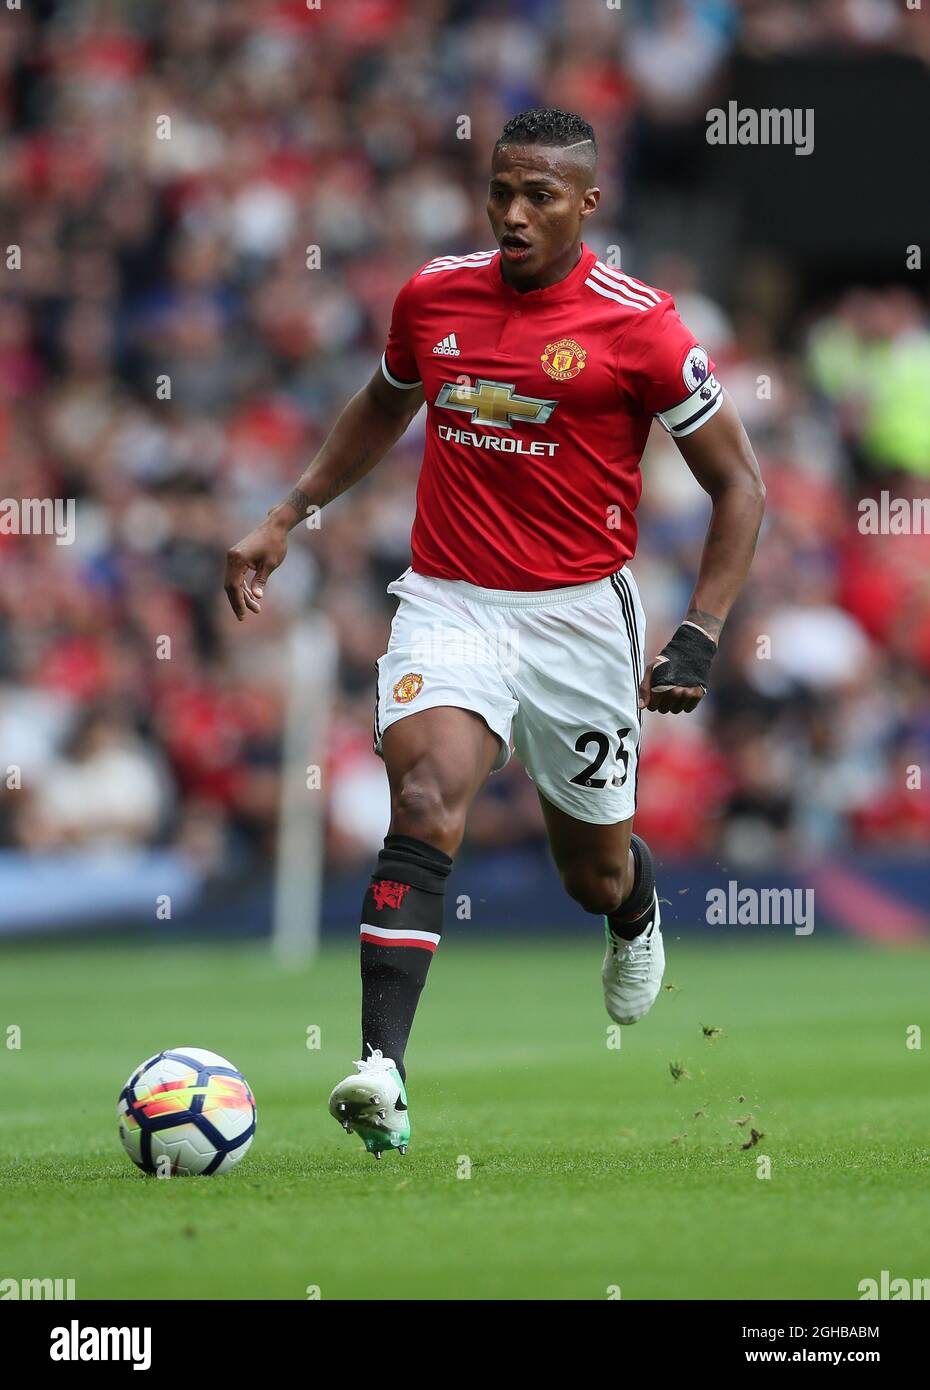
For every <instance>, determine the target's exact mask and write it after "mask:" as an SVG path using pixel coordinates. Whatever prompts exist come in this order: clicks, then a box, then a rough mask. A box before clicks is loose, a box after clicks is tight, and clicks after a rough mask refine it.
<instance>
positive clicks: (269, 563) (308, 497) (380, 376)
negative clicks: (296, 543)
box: [224, 366, 423, 622]
mask: <svg viewBox="0 0 930 1390" xmlns="http://www.w3.org/2000/svg"><path fill="white" fill-rule="evenodd" d="M422 404H423V387H422V386H421V385H419V384H417V385H414V386H410V387H408V388H407V389H401V388H399V387H397V386H392V385H391V383H390V382H389V381H388V380H387V378H386V377H385V375H384V372H383V370H382V368H381V367H380V366H379V367H378V370H377V371H376V372H375V374H374V376H373V377H372V378H371V380H370V381H369V382H368V384H367V386H363V387H362V389H361V391H359V392H358V394H357V395H355V396H353V397H352V399H351V400H350V401H349V403H348V405H347V406H346V408H345V409H344V410H343V412H342V414H341V415H340V416H339V419H338V420H337V421H336V423H335V425H334V426H333V428H332V430H331V431H330V434H329V437H328V438H327V440H326V442H325V444H324V445H323V447H322V448H321V449H320V452H319V453H318V454H317V456H316V458H315V459H314V460H313V462H312V463H311V464H310V466H309V467H308V468H307V469H306V470H305V472H304V473H303V474H302V475H301V476H300V478H298V480H297V484H296V486H295V487H294V488H293V489H292V490H291V491H290V492H289V493H288V495H287V497H285V499H284V501H283V502H279V503H278V505H277V506H276V507H272V509H271V511H270V512H269V513H268V515H267V517H266V518H265V520H264V521H263V522H262V523H261V525H259V526H256V528H255V530H254V531H250V532H249V534H248V535H247V536H246V537H244V539H243V540H241V541H239V542H238V544H236V545H234V546H233V547H232V549H231V550H229V551H228V553H227V555H226V575H225V584H224V587H225V589H226V597H227V598H228V599H229V602H230V605H231V607H232V610H233V612H234V613H235V615H236V617H237V618H238V619H239V621H240V622H241V621H242V619H243V618H244V617H245V615H246V612H252V613H260V612H261V611H262V610H261V603H260V602H259V600H260V599H261V596H262V591H263V589H264V586H265V582H266V581H267V579H268V576H269V575H270V574H271V573H272V572H273V571H274V570H276V569H277V568H278V566H279V565H280V564H281V562H282V560H283V559H284V557H285V555H286V554H287V537H288V532H289V531H290V530H291V529H292V528H293V527H294V526H296V525H297V523H298V522H299V521H303V520H304V518H305V517H306V516H307V514H308V512H309V509H310V508H311V507H325V506H326V504H327V502H332V501H333V499H334V498H336V497H338V496H339V495H340V494H341V493H343V492H345V491H346V490H347V489H348V488H350V487H351V486H352V484H353V483H356V482H358V480H359V478H364V477H365V475H366V473H370V472H371V470H372V469H373V468H374V466H375V464H377V463H380V461H381V459H383V458H384V456H385V454H386V453H387V452H388V451H389V450H390V449H391V448H393V446H394V445H395V444H396V443H397V441H398V439H400V437H401V435H402V434H403V433H404V431H405V430H406V429H407V426H408V425H409V424H410V421H411V420H412V419H413V417H414V415H416V413H417V411H418V410H419V409H420V406H421V405H422ZM250 573H251V574H252V576H253V577H252V578H251V580H250V579H249V578H248V576H249V574H250Z"/></svg>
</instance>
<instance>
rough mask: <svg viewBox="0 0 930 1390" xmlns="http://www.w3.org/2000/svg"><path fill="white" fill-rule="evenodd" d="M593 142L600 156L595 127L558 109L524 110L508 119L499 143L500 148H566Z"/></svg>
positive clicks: (569, 112)
mask: <svg viewBox="0 0 930 1390" xmlns="http://www.w3.org/2000/svg"><path fill="white" fill-rule="evenodd" d="M585 140H590V142H591V144H592V146H593V151H592V153H593V154H595V155H596V154H597V141H596V139H595V138H594V128H593V126H591V125H589V124H588V122H587V121H586V120H585V119H584V117H583V116H576V115H575V114H574V113H573V112H571V111H559V110H558V109H557V108H555V107H551V106H543V107H537V108H536V109H535V110H534V111H521V112H520V114H519V115H518V116H514V117H513V119H512V120H509V121H508V122H507V124H506V125H505V126H504V129H503V130H502V131H501V133H500V135H499V137H498V140H497V144H498V146H500V145H552V146H553V147H554V148H556V149H565V148H566V147H567V146H568V145H580V144H581V143H582V142H583V141H585Z"/></svg>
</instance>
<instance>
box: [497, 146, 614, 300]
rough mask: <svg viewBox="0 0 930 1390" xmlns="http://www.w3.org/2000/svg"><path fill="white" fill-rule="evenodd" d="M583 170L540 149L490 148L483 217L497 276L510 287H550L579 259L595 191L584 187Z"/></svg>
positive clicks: (563, 156)
mask: <svg viewBox="0 0 930 1390" xmlns="http://www.w3.org/2000/svg"><path fill="white" fill-rule="evenodd" d="M585 184H586V180H585V177H584V166H583V165H582V166H579V163H578V161H577V160H576V159H574V158H573V157H572V155H571V154H570V153H566V152H565V151H564V150H560V149H549V148H547V147H546V146H543V145H505V146H503V147H502V148H500V149H497V150H495V152H494V159H493V161H492V164H491V184H490V188H489V190H488V217H489V218H490V221H491V227H492V230H493V232H494V236H495V237H496V239H497V244H498V246H499V247H500V249H501V261H502V273H503V276H504V279H505V280H507V281H509V282H510V283H511V284H512V285H515V286H517V287H518V288H520V287H524V286H525V287H526V288H528V289H529V288H542V287H543V286H544V285H549V284H555V283H556V281H558V280H560V279H562V277H563V276H565V275H567V274H568V272H569V271H570V270H571V268H572V266H573V265H574V264H575V262H576V261H577V259H578V247H579V244H580V242H581V229H582V227H583V225H584V222H585V220H586V219H587V218H588V217H590V216H591V213H592V212H593V211H594V209H595V208H596V207H597V201H598V198H599V197H600V191H599V190H598V189H597V188H590V187H586V186H585Z"/></svg>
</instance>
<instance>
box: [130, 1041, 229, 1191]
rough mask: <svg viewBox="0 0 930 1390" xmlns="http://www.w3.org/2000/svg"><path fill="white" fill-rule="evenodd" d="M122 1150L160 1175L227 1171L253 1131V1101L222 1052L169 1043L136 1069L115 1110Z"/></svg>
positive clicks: (140, 1164)
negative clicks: (165, 1048) (166, 1047)
mask: <svg viewBox="0 0 930 1390" xmlns="http://www.w3.org/2000/svg"><path fill="white" fill-rule="evenodd" d="M116 1115H117V1119H118V1120H119V1136H120V1138H121V1139H122V1141H123V1147H124V1149H125V1150H126V1152H127V1153H128V1155H129V1157H130V1158H131V1159H132V1161H133V1163H135V1164H136V1165H137V1166H138V1167H139V1168H141V1169H143V1171H144V1172H146V1173H156V1174H158V1175H159V1176H167V1175H168V1174H170V1175H171V1176H174V1175H175V1174H179V1175H181V1176H184V1177H187V1176H190V1175H191V1174H194V1173H203V1174H204V1175H209V1174H212V1173H226V1172H228V1171H229V1169H230V1168H234V1167H235V1166H236V1164H237V1163H238V1162H239V1160H240V1159H241V1158H244V1157H245V1154H246V1152H247V1151H248V1149H249V1147H250V1145H251V1143H252V1136H253V1135H254V1133H255V1099H254V1097H253V1095H252V1092H251V1091H250V1090H249V1086H248V1082H247V1081H246V1079H245V1077H244V1076H243V1075H242V1073H241V1072H239V1071H237V1070H236V1068H235V1067H234V1066H232V1064H231V1063H230V1062H227V1061H226V1058H225V1057H220V1056H218V1055H217V1053H215V1052H206V1051H205V1050H204V1049H203V1048H202V1047H172V1048H169V1050H168V1051H167V1052H159V1053H158V1054H157V1055H156V1056H154V1057H150V1058H149V1059H148V1061H147V1062H143V1063H142V1065H141V1067H137V1068H136V1070H135V1071H134V1072H133V1073H132V1075H131V1076H130V1078H129V1080H128V1081H127V1082H126V1085H125V1086H124V1087H123V1089H122V1091H121V1092H120V1097H119V1104H118V1105H117V1107H116Z"/></svg>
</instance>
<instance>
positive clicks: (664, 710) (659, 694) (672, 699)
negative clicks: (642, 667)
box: [639, 658, 707, 714]
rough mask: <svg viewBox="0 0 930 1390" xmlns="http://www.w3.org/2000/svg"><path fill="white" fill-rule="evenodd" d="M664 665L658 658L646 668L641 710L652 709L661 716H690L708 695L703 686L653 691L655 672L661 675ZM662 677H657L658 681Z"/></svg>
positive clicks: (640, 704) (641, 688)
mask: <svg viewBox="0 0 930 1390" xmlns="http://www.w3.org/2000/svg"><path fill="white" fill-rule="evenodd" d="M661 670H662V663H661V662H660V661H659V659H658V658H656V660H655V661H653V662H651V663H650V664H649V665H648V666H647V667H646V674H645V675H644V676H643V681H642V684H641V686H640V687H639V707H640V709H651V710H655V711H657V713H659V714H690V713H691V711H692V710H693V709H695V708H696V707H697V706H698V705H699V704H700V702H701V701H702V700H703V698H704V696H705V695H706V693H707V692H706V690H705V689H704V687H703V685H670V686H666V687H663V689H662V690H661V691H656V690H653V689H652V679H653V672H654V671H659V672H660V673H661ZM659 679H660V676H656V680H657V681H658V680H659Z"/></svg>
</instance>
